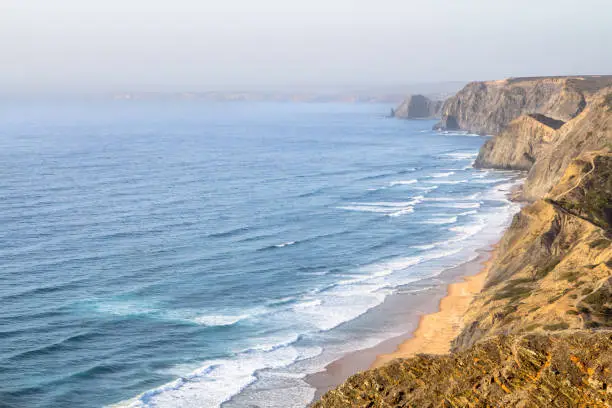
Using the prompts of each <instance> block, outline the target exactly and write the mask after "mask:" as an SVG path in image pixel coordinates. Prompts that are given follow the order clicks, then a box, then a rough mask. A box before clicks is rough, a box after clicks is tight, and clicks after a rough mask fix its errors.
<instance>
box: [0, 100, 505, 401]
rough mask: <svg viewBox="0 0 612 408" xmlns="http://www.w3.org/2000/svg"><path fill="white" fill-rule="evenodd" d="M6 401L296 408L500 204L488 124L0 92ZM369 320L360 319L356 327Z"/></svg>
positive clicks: (485, 227)
mask: <svg viewBox="0 0 612 408" xmlns="http://www.w3.org/2000/svg"><path fill="white" fill-rule="evenodd" d="M0 108H1V109H0V112H1V113H0V156H1V157H0V225H1V226H2V228H1V229H0V266H1V271H0V277H1V282H0V300H1V302H2V308H1V309H0V401H1V404H0V405H3V406H8V407H68V406H71V407H72V406H74V407H77V406H78V407H100V406H107V405H114V404H117V405H119V406H133V407H153V406H155V407H190V406H193V407H216V406H220V405H221V404H223V406H224V407H245V406H261V407H273V406H279V407H293V406H296V407H297V406H305V405H306V404H307V403H308V402H309V401H310V400H311V398H312V396H313V393H314V390H313V389H312V388H311V387H310V386H308V384H306V383H305V382H304V381H303V379H304V376H305V375H306V374H308V373H312V372H316V371H318V370H320V369H321V368H322V367H323V366H324V365H325V364H327V363H329V362H330V361H332V360H333V359H335V358H337V357H339V356H340V355H341V353H343V352H346V351H350V350H357V349H360V348H364V347H368V346H372V345H374V344H376V343H377V342H380V341H382V340H384V339H385V338H388V337H390V336H392V335H397V334H399V331H398V330H399V329H398V327H395V326H394V325H393V324H390V323H389V322H386V323H385V325H384V327H383V325H382V324H381V327H372V324H375V323H372V320H374V321H375V320H376V319H370V321H369V322H370V323H369V324H368V325H364V324H362V323H360V319H364V318H366V316H368V315H369V314H372V313H375V312H376V308H377V306H379V305H381V303H382V302H383V301H384V300H385V298H387V297H388V296H389V295H391V294H393V293H394V292H395V291H396V290H398V288H401V287H406V285H407V286H408V287H410V284H411V283H413V282H416V281H418V280H420V279H422V278H425V277H431V276H435V275H437V274H439V273H440V272H441V271H443V270H444V269H446V268H449V267H451V266H454V265H457V264H459V263H461V262H465V261H466V260H468V259H470V258H473V257H474V255H475V250H476V249H478V248H480V247H482V246H483V245H485V244H487V243H490V242H491V240H493V239H495V238H496V237H497V236H498V235H499V234H500V231H501V230H502V229H503V227H504V226H505V225H506V224H507V223H508V221H509V219H510V216H511V215H512V214H513V213H514V212H515V211H516V205H515V204H511V203H509V202H508V201H507V200H506V198H505V194H506V192H507V191H508V189H509V188H510V185H511V183H513V181H512V178H513V177H514V174H512V173H507V172H493V171H480V170H475V169H473V168H471V163H472V161H473V160H474V158H475V156H476V152H477V151H478V149H479V147H480V146H481V144H482V143H483V142H484V140H485V138H483V137H480V136H475V135H469V134H462V133H447V134H441V133H436V132H433V131H431V130H430V129H431V127H432V124H433V122H431V121H399V120H392V119H386V118H384V117H383V115H384V114H385V113H386V112H388V108H389V106H382V105H376V104H372V105H367V104H363V105H360V104H291V103H217V104H215V103H204V102H197V101H184V102H176V101H174V102H159V101H156V102H152V101H112V102H109V101H107V102H102V101H88V102H85V103H72V102H66V101H64V102H62V103H49V102H40V103H29V104H25V103H17V104H5V105H2V106H1V107H0ZM366 326H367V327H366Z"/></svg>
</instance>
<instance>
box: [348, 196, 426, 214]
mask: <svg viewBox="0 0 612 408" xmlns="http://www.w3.org/2000/svg"><path fill="white" fill-rule="evenodd" d="M423 199H424V197H423V196H416V197H413V199H412V200H410V201H378V202H365V203H351V205H348V206H342V207H336V208H338V209H341V210H347V211H360V212H372V213H381V214H386V215H387V216H389V217H399V216H401V215H405V214H410V213H412V212H414V206H415V205H416V204H419V203H421V202H422V201H423Z"/></svg>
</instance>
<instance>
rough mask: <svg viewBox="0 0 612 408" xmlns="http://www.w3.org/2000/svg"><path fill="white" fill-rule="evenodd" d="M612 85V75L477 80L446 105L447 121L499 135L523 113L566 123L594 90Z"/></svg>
mask: <svg viewBox="0 0 612 408" xmlns="http://www.w3.org/2000/svg"><path fill="white" fill-rule="evenodd" d="M610 85H612V76H603V77H594V76H590V77H546V78H512V79H507V80H502V81H489V82H473V83H470V84H468V85H467V86H466V87H465V88H463V89H462V90H461V91H460V92H459V93H457V95H455V96H453V97H451V98H449V99H448V100H447V101H446V102H445V103H444V106H443V108H442V119H443V120H442V122H441V123H440V124H439V125H438V126H437V127H438V128H441V129H444V128H445V127H446V126H445V124H446V122H448V121H449V120H450V121H451V122H456V123H457V124H458V125H459V127H460V128H461V129H463V130H468V131H471V132H475V133H481V134H498V133H500V132H501V131H502V130H503V129H504V128H505V127H506V126H507V125H508V124H509V123H510V122H511V121H512V120H514V119H516V118H518V117H519V116H521V115H524V114H529V113H539V114H542V115H545V116H547V117H549V118H552V119H556V120H560V121H563V122H566V121H568V120H570V119H572V118H574V117H576V116H577V115H578V114H580V112H582V110H583V109H584V107H585V106H586V104H587V100H588V98H589V97H590V95H592V94H593V93H594V92H597V91H598V90H600V89H601V88H604V87H606V86H610Z"/></svg>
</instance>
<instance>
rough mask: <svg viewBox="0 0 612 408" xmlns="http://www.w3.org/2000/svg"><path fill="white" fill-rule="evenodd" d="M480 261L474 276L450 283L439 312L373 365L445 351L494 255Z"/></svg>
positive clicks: (378, 365)
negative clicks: (479, 268) (479, 266)
mask: <svg viewBox="0 0 612 408" xmlns="http://www.w3.org/2000/svg"><path fill="white" fill-rule="evenodd" d="M493 255H494V251H493V252H491V254H490V257H489V259H488V260H486V261H485V262H484V263H481V265H482V268H481V271H480V272H479V273H478V274H476V275H472V276H464V277H463V281H462V282H457V283H451V284H450V285H448V292H447V294H446V296H445V297H444V298H443V299H442V300H441V301H440V305H439V311H438V312H435V313H431V314H427V315H425V316H423V317H421V320H420V321H419V326H418V327H417V329H416V331H415V332H414V335H413V337H411V338H410V339H408V340H406V341H404V342H403V343H402V344H400V346H399V347H398V348H397V350H395V351H394V352H392V353H389V354H381V355H378V356H377V357H376V360H375V361H374V364H372V366H371V368H376V367H380V366H382V365H384V364H386V363H388V362H389V361H391V360H394V359H396V358H409V357H413V356H414V355H416V354H446V353H448V352H449V351H450V348H451V342H452V341H453V339H454V338H455V337H457V335H459V333H460V331H461V328H462V319H463V315H464V314H465V312H466V311H467V309H468V307H469V305H470V303H471V302H472V299H473V298H474V295H476V294H477V293H479V292H480V291H481V290H482V288H483V286H484V284H485V281H486V278H487V274H488V270H489V266H490V264H491V258H492V257H493Z"/></svg>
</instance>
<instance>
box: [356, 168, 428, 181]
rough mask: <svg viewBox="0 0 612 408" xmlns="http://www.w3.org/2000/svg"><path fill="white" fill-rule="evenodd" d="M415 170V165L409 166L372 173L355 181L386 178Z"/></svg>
mask: <svg viewBox="0 0 612 408" xmlns="http://www.w3.org/2000/svg"><path fill="white" fill-rule="evenodd" d="M417 170H418V169H417V168H416V167H410V168H406V169H403V170H399V171H396V172H388V173H381V174H374V175H371V176H366V177H362V178H360V179H357V181H367V180H378V179H381V178H386V177H390V176H397V175H400V174H408V173H413V172H415V171H417Z"/></svg>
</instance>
